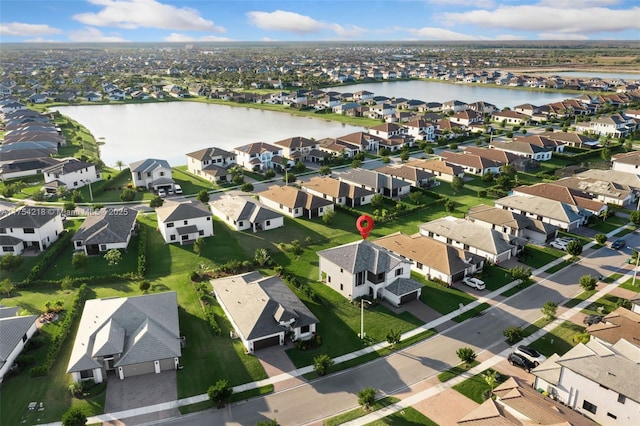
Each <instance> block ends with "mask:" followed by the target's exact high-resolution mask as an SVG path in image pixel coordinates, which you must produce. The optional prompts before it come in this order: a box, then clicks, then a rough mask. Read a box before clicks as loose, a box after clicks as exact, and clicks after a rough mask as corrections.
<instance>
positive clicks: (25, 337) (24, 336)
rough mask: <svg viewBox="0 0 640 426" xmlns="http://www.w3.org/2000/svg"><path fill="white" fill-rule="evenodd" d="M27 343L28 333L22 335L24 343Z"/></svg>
mask: <svg viewBox="0 0 640 426" xmlns="http://www.w3.org/2000/svg"><path fill="white" fill-rule="evenodd" d="M26 341H27V333H25V334H23V335H22V343H25V342H26Z"/></svg>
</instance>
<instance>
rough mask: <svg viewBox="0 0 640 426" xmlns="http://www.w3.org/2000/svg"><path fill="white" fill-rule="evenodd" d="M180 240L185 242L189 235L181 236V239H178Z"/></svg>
mask: <svg viewBox="0 0 640 426" xmlns="http://www.w3.org/2000/svg"><path fill="white" fill-rule="evenodd" d="M180 238H182V241H186V240H188V239H189V235H183V236H182V237H180Z"/></svg>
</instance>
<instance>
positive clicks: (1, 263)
mask: <svg viewBox="0 0 640 426" xmlns="http://www.w3.org/2000/svg"><path fill="white" fill-rule="evenodd" d="M22 262H23V260H22V258H21V257H20V256H16V255H15V254H13V253H7V254H5V255H4V256H2V257H0V269H1V270H3V271H13V270H14V269H18V268H19V267H20V265H22Z"/></svg>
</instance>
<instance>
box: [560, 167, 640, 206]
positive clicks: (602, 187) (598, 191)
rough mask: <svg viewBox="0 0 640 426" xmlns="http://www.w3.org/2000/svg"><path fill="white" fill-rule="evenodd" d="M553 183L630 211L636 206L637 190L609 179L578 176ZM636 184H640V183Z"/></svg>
mask: <svg viewBox="0 0 640 426" xmlns="http://www.w3.org/2000/svg"><path fill="white" fill-rule="evenodd" d="M607 171H608V172H611V173H614V174H628V173H624V172H613V171H611V170H607ZM553 183H554V184H555V185H560V186H564V187H567V188H569V189H571V190H574V191H579V192H581V193H585V194H588V195H589V196H591V197H592V198H593V199H595V200H598V201H600V202H602V203H605V204H613V205H617V206H622V207H625V208H631V209H635V208H636V207H637V204H638V193H639V192H638V189H637V188H633V187H631V186H629V185H627V184H625V183H623V182H619V181H616V180H614V179H611V178H609V179H608V180H600V179H595V178H590V177H586V176H582V175H581V174H578V175H574V176H571V177H567V178H563V179H559V180H557V181H555V182H553ZM638 183H639V184H640V182H638Z"/></svg>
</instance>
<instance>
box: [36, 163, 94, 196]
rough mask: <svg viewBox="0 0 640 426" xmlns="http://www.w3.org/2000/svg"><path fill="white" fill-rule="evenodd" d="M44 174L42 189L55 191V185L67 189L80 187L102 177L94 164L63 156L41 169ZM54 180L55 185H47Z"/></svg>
mask: <svg viewBox="0 0 640 426" xmlns="http://www.w3.org/2000/svg"><path fill="white" fill-rule="evenodd" d="M42 174H43V176H44V182H45V183H44V185H43V186H42V189H43V191H45V192H46V193H53V194H55V193H56V190H57V187H59V186H64V187H66V188H67V189H68V190H70V191H71V190H74V189H78V188H82V187H83V186H86V185H91V184H92V183H93V182H97V181H99V180H101V179H102V177H101V176H100V172H99V171H97V170H96V165H95V164H93V163H88V162H86V161H82V160H78V159H77V158H65V159H63V160H61V161H60V162H58V163H57V164H54V165H52V166H49V167H46V168H44V169H42ZM52 182H56V184H55V185H53V186H51V185H49V184H50V183H52Z"/></svg>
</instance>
